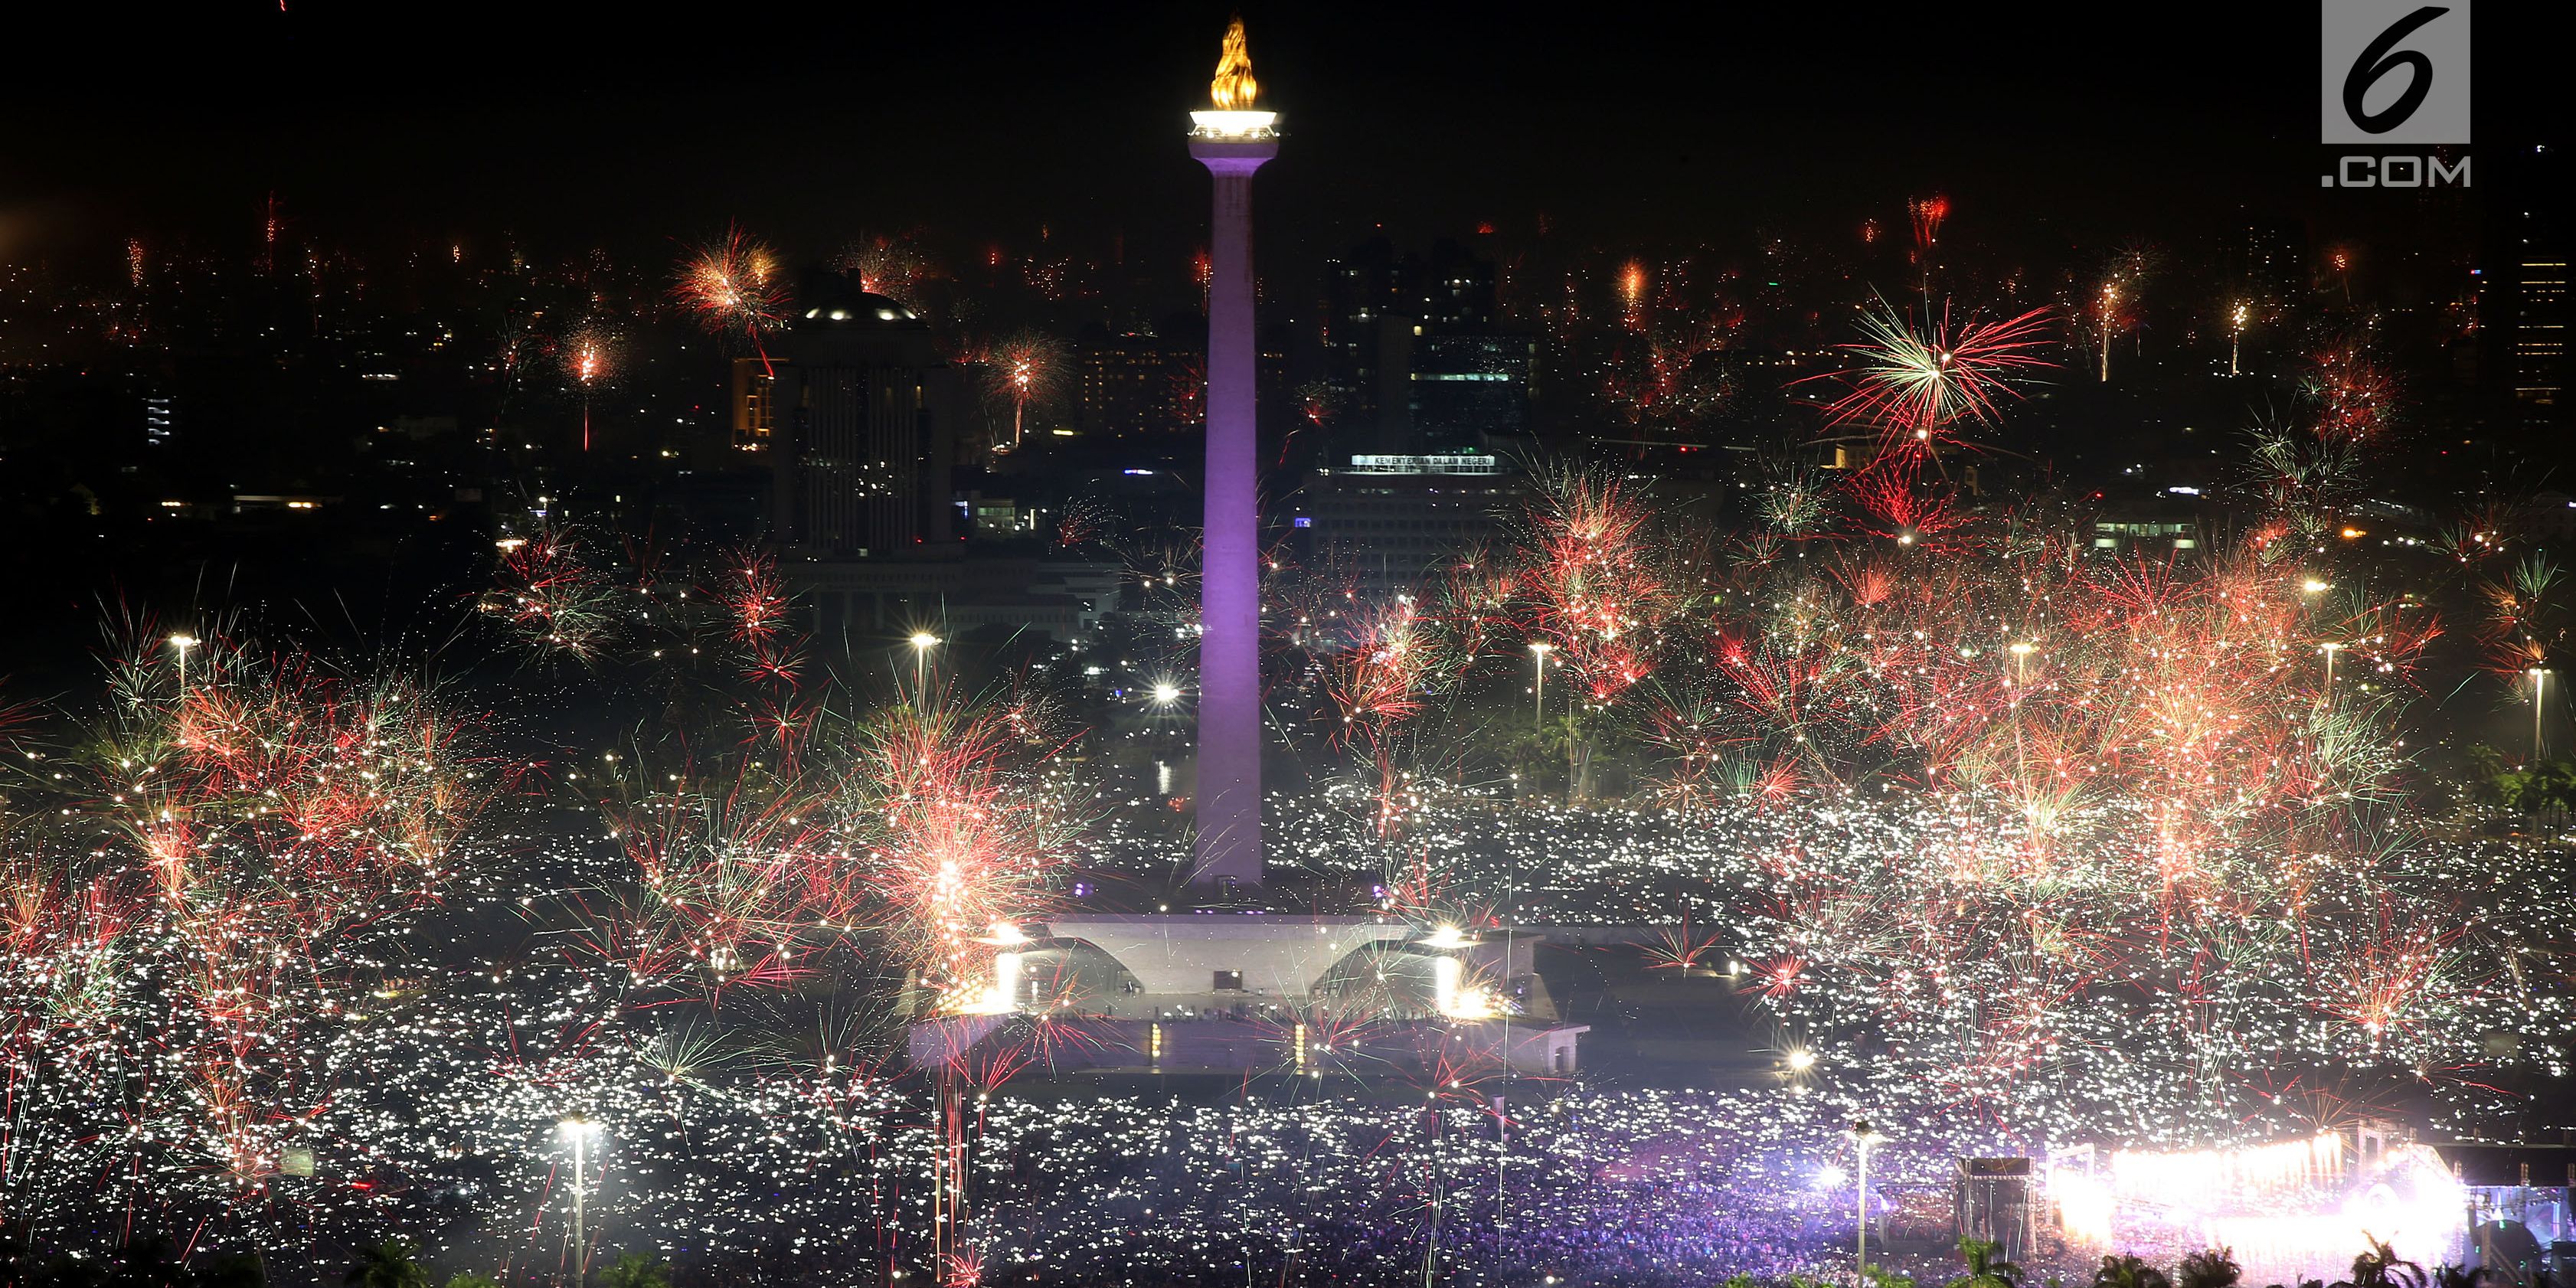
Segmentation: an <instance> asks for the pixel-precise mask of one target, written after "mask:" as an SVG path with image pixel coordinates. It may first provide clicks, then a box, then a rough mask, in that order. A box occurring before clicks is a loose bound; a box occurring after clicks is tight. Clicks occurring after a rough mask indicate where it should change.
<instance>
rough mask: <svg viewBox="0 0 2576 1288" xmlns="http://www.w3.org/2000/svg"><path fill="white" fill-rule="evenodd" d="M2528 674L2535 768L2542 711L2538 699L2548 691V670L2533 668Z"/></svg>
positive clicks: (2538, 756) (2543, 667) (2545, 668)
mask: <svg viewBox="0 0 2576 1288" xmlns="http://www.w3.org/2000/svg"><path fill="white" fill-rule="evenodd" d="M2530 674H2531V763H2532V765H2533V766H2534V767H2537V766H2538V765H2539V764H2540V716H2541V712H2542V710H2543V708H2542V707H2541V705H2540V697H2541V695H2542V694H2544V693H2546V692H2548V691H2549V668H2548V667H2545V666H2535V667H2533V668H2531V673H2530Z"/></svg>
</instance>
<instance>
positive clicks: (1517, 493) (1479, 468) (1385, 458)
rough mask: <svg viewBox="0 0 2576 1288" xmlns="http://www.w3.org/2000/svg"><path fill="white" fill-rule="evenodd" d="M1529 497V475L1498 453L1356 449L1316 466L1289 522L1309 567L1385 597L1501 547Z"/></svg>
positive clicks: (1366, 594) (1370, 595) (1365, 593)
mask: <svg viewBox="0 0 2576 1288" xmlns="http://www.w3.org/2000/svg"><path fill="white" fill-rule="evenodd" d="M1530 498H1531V490H1530V484H1529V480H1528V478H1527V477H1526V476H1524V475H1523V474H1521V473H1520V472H1519V471H1517V470H1514V469H1512V468H1511V467H1510V466H1509V465H1508V464H1507V463H1506V462H1505V461H1504V460H1503V459H1502V458H1500V457H1497V456H1490V455H1483V454H1474V453H1458V454H1451V455H1376V454H1366V453H1363V454H1360V455H1355V456H1353V457H1351V458H1350V464H1349V465H1348V466H1335V467H1332V468H1329V469H1323V470H1318V471H1316V473H1315V476H1314V477H1313V478H1310V479H1308V480H1307V482H1306V485H1305V487H1304V488H1303V489H1302V490H1301V491H1300V493H1299V494H1298V497H1297V501H1296V505H1297V513H1296V514H1295V515H1294V516H1293V517H1292V518H1291V519H1290V521H1289V522H1290V523H1291V525H1292V527H1293V529H1294V530H1295V532H1296V534H1297V535H1299V536H1301V537H1302V538H1303V539H1304V545H1305V547H1306V550H1305V562H1306V563H1307V565H1308V566H1309V567H1313V568H1318V569H1322V570H1323V572H1324V575H1326V576H1328V577H1331V578H1333V579H1334V580H1335V582H1337V583H1340V584H1345V585H1348V586H1349V587H1350V588H1352V589H1354V590H1356V591H1358V592H1359V595H1360V597H1361V598H1362V599H1364V600H1367V601H1369V602H1372V603H1384V602H1387V601H1388V600H1389V599H1391V598H1392V597H1393V596H1395V595H1399V594H1405V593H1409V592H1417V591H1420V590H1421V589H1422V588H1423V587H1424V586H1425V585H1427V584H1429V583H1431V582H1433V581H1436V580H1437V575H1438V574H1439V573H1441V572H1444V571H1445V570H1447V569H1448V568H1450V567H1452V566H1453V565H1455V564H1457V563H1459V562H1461V561H1464V560H1467V559H1472V558H1476V557H1479V556H1480V554H1482V553H1484V552H1489V551H1491V550H1494V549H1496V548H1498V547H1500V546H1501V545H1502V544H1503V543H1504V541H1505V540H1506V539H1507V538H1508V537H1509V536H1510V525H1511V516H1513V515H1514V514H1517V513H1519V512H1521V511H1522V510H1524V509H1525V508H1527V506H1528V504H1529V502H1530Z"/></svg>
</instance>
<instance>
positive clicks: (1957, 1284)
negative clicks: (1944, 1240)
mask: <svg viewBox="0 0 2576 1288" xmlns="http://www.w3.org/2000/svg"><path fill="white" fill-rule="evenodd" d="M2001 1251H2003V1245H2001V1244H1998V1243H1995V1242H1992V1241H1991V1240H1986V1239H1979V1238H1975V1237H1973V1236H1970V1235H1964V1234H1963V1235H1961V1236H1959V1259H1960V1260H1961V1261H1964V1262H1966V1263H1968V1273H1966V1274H1964V1275H1961V1276H1959V1277H1958V1278H1956V1279H1953V1280H1951V1281H1950V1286H1949V1288H2021V1267H2020V1266H2017V1265H2014V1264H2013V1263H2011V1262H2009V1261H2003V1260H2000V1259H1998V1258H1997V1257H1996V1256H1995V1254H1996V1253H1998V1252H2001Z"/></svg>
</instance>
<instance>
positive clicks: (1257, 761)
mask: <svg viewBox="0 0 2576 1288" xmlns="http://www.w3.org/2000/svg"><path fill="white" fill-rule="evenodd" d="M1278 153H1279V145H1278V144H1277V143H1276V142H1275V141H1271V140H1267V139H1264V140H1257V141H1256V140H1240V141H1238V140H1232V139H1226V140H1218V139H1205V138H1194V139H1192V140H1190V155H1191V156H1194V157H1197V158H1198V159H1199V161H1200V162H1201V163H1202V164H1204V165H1206V166H1207V168H1208V174H1209V175H1210V176H1212V177H1213V178H1214V179H1215V180H1216V218H1215V224H1214V227H1213V228H1211V229H1210V236H1209V241H1208V264H1209V269H1210V276H1209V280H1208V355H1207V379H1208V388H1207V517H1206V520H1205V523H1206V529H1205V538H1204V549H1203V552H1202V555H1201V563H1200V569H1199V620H1200V622H1201V624H1202V628H1203V630H1204V631H1205V634H1204V635H1203V636H1202V637H1201V638H1200V640H1199V747H1198V751H1199V765H1198V825H1199V828H1198V832H1199V835H1198V868H1197V872H1196V873H1195V875H1194V877H1193V879H1194V880H1197V881H1214V880H1217V879H1218V878H1220V877H1231V878H1233V879H1235V880H1237V881H1240V882H1243V883H1245V884H1258V883H1259V882H1260V880H1261V522H1260V500H1259V498H1258V496H1257V495H1256V486H1255V485H1256V483H1257V482H1258V474H1259V466H1258V459H1259V453H1258V452H1257V451H1256V449H1255V443H1254V425H1253V388H1252V372H1253V354H1254V350H1253V343H1252V172H1253V171H1255V170H1258V169H1260V168H1261V163H1262V162H1264V161H1267V160H1269V159H1270V158H1272V157H1274V156H1276V155H1278Z"/></svg>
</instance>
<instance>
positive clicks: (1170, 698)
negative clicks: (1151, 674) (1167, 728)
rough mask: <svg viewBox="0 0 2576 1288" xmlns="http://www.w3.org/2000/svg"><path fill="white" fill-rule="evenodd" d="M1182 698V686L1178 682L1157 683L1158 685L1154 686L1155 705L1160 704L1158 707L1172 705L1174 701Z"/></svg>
mask: <svg viewBox="0 0 2576 1288" xmlns="http://www.w3.org/2000/svg"><path fill="white" fill-rule="evenodd" d="M1180 700H1181V686H1179V685H1177V684H1170V683H1165V684H1157V685H1155V686H1154V705H1155V706H1158V707H1168V706H1170V705H1172V704H1173V703H1175V702H1178V701H1180Z"/></svg>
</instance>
